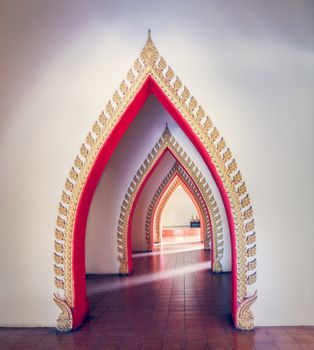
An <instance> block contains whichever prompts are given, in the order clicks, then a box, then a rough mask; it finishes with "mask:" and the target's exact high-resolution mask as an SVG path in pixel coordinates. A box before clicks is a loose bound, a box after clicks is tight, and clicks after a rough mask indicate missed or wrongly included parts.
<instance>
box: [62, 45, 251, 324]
mask: <svg viewBox="0 0 314 350" xmlns="http://www.w3.org/2000/svg"><path fill="white" fill-rule="evenodd" d="M165 68H167V65H166V63H165V61H164V59H163V58H162V57H160V55H159V53H158V51H157V50H156V48H155V46H154V45H153V43H152V42H151V39H150V38H149V39H148V41H147V44H146V46H145V47H144V49H143V51H142V54H141V60H137V61H136V62H135V65H134V69H133V70H130V72H129V74H128V84H126V83H125V81H124V82H122V84H121V85H120V89H119V92H116V93H115V94H114V97H113V104H112V103H111V102H110V103H109V104H108V105H107V107H106V113H103V114H101V115H100V117H99V121H98V122H96V123H95V124H94V126H93V130H92V132H91V133H89V134H88V136H87V139H86V142H85V143H84V144H83V145H82V147H81V154H80V156H78V157H77V158H76V160H75V163H74V166H73V168H72V170H71V172H70V180H69V179H67V182H66V185H65V191H64V192H63V194H62V203H60V205H59V214H60V216H58V219H57V229H56V242H55V263H56V265H55V273H56V287H57V288H58V289H59V290H64V296H62V295H61V296H60V294H62V293H61V292H60V294H59V295H56V296H55V300H56V302H57V304H58V305H59V306H60V308H61V310H62V314H61V315H60V317H59V320H58V328H59V329H62V330H70V329H73V328H76V327H77V326H78V325H80V324H81V323H82V322H83V320H84V319H85V317H86V315H87V313H88V301H87V298H86V282H85V231H86V222H87V216H88V211H89V207H90V204H91V200H92V198H93V194H94V191H95V188H96V186H97V183H98V181H99V178H100V176H101V174H102V172H103V170H104V169H105V167H106V165H107V163H108V161H109V159H110V157H111V155H112V154H113V152H114V150H115V148H116V147H117V145H118V144H119V142H120V140H121V138H122V136H123V134H124V133H125V132H126V130H127V129H128V128H129V126H130V124H131V123H132V121H133V120H134V118H135V117H136V115H137V113H138V112H139V110H140V109H141V108H142V107H143V104H144V103H145V101H146V99H147V98H148V96H149V95H150V94H154V95H155V96H156V97H157V99H158V100H159V102H160V103H161V104H162V105H163V106H164V108H165V109H166V110H167V111H168V112H169V114H170V115H171V116H172V117H173V119H174V120H175V121H176V123H177V124H178V125H179V126H180V127H181V129H182V131H183V132H184V133H185V134H186V135H187V136H188V138H189V139H190V141H191V142H192V144H193V145H194V146H195V148H196V149H197V151H198V152H199V154H200V156H201V157H202V159H203V161H204V163H205V164H206V166H207V168H208V170H209V171H210V173H211V174H212V177H213V179H214V181H215V183H216V185H217V187H218V189H219V192H220V195H221V197H222V200H223V204H224V208H225V211H226V215H227V219H228V224H229V231H230V236H231V246H232V315H233V319H234V323H235V326H236V327H238V328H241V329H250V328H252V327H253V315H252V313H251V312H250V310H249V307H250V305H251V304H252V303H253V302H254V300H255V299H256V296H255V294H254V295H249V294H248V293H247V292H248V289H247V287H248V285H250V284H253V283H255V278H256V277H255V276H256V274H255V272H254V271H255V267H256V260H255V259H254V256H255V232H254V221H253V219H252V215H253V214H252V208H251V207H250V199H249V196H248V194H247V190H246V186H245V184H244V182H243V180H242V176H241V174H240V172H238V170H237V165H236V163H235V161H234V160H233V158H232V155H231V152H230V150H229V149H228V148H226V145H225V142H224V140H223V139H222V138H221V137H220V135H219V133H218V131H217V129H216V128H213V126H212V122H211V120H210V118H208V117H207V116H206V115H205V113H204V112H203V110H202V108H201V107H200V106H198V103H197V101H196V100H195V98H193V97H191V96H190V93H189V91H188V90H187V88H182V89H181V87H182V83H181V81H180V80H179V79H178V78H177V77H175V76H174V73H173V71H172V69H171V68H169V67H168V68H167V70H166V71H165ZM190 161H191V162H192V160H190ZM145 178H146V177H145ZM145 178H144V181H145ZM129 195H130V196H132V195H133V193H132V190H131V191H130V193H129ZM135 202H136V200H135ZM133 204H134V203H132V205H131V206H133ZM125 210H126V211H127V210H129V208H128V207H126V208H125ZM131 217H132V215H131ZM128 224H129V225H128V227H130V226H131V225H130V224H131V222H128ZM128 237H129V238H128V239H130V235H128ZM127 246H128V250H129V253H130V254H131V251H130V247H131V244H130V242H128V244H127ZM127 268H128V270H130V271H131V270H132V265H130V266H128V267H127ZM252 272H253V273H252Z"/></svg>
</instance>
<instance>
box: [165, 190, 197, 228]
mask: <svg viewBox="0 0 314 350" xmlns="http://www.w3.org/2000/svg"><path fill="white" fill-rule="evenodd" d="M191 216H193V217H194V218H195V217H196V216H198V213H197V209H196V207H195V205H194V203H193V202H192V200H191V198H190V197H189V195H188V194H187V193H186V192H185V191H184V189H183V188H182V187H181V186H180V187H178V188H177V189H176V190H175V192H174V193H173V194H172V196H171V197H170V198H169V200H168V202H167V204H166V206H165V208H164V211H163V214H162V226H163V227H176V226H188V227H189V226H190V220H191Z"/></svg>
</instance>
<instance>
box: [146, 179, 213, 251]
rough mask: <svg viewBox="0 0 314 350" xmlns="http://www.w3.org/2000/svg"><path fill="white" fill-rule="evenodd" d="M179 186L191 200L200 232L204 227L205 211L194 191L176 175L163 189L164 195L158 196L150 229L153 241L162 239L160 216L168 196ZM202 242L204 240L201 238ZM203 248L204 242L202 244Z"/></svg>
mask: <svg viewBox="0 0 314 350" xmlns="http://www.w3.org/2000/svg"><path fill="white" fill-rule="evenodd" d="M179 187H181V188H182V189H183V190H184V192H185V193H186V194H187V195H188V197H189V198H190V199H191V201H192V202H193V204H194V206H195V208H196V210H197V213H198V217H199V218H200V231H201V232H202V229H203V228H204V224H205V220H204V217H205V215H206V214H205V212H204V210H203V208H201V207H200V203H199V202H198V201H197V199H196V197H195V196H194V193H193V192H191V189H190V188H189V187H188V186H187V185H186V184H185V183H184V182H183V181H182V179H181V178H180V177H179V176H178V175H176V176H175V177H174V178H173V179H172V181H171V182H170V183H169V185H168V187H167V188H166V190H165V193H164V195H163V196H162V197H161V198H160V201H159V204H158V205H157V208H156V210H155V213H154V215H153V229H152V233H153V235H152V238H154V237H156V238H155V239H154V243H162V241H163V232H162V231H163V227H162V217H163V215H164V212H165V209H166V207H167V204H168V202H169V200H170V198H171V197H172V196H173V195H174V193H175V192H176V191H177V189H178V188H179ZM201 236H202V233H201V234H200V240H201ZM206 240H207V242H206V248H207V249H210V233H209V234H208V235H207V237H206ZM203 242H204V240H203ZM204 243H205V242H204ZM204 248H205V244H204Z"/></svg>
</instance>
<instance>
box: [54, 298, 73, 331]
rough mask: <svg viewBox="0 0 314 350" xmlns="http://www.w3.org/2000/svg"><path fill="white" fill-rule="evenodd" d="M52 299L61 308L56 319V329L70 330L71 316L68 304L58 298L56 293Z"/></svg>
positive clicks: (71, 327)
mask: <svg viewBox="0 0 314 350" xmlns="http://www.w3.org/2000/svg"><path fill="white" fill-rule="evenodd" d="M53 300H54V302H55V303H56V304H57V305H58V307H59V308H60V310H61V313H60V315H59V317H58V319H57V327H56V328H57V330H58V331H60V332H69V331H71V330H72V329H73V316H72V311H71V308H70V306H69V305H68V304H67V303H66V301H65V300H62V299H60V298H59V297H58V296H57V295H56V294H54V298H53Z"/></svg>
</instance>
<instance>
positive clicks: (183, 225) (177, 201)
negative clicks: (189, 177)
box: [160, 181, 204, 244]
mask: <svg viewBox="0 0 314 350" xmlns="http://www.w3.org/2000/svg"><path fill="white" fill-rule="evenodd" d="M200 218H202V212H201V209H200V207H199V206H198V203H197V202H196V200H195V199H194V197H193V195H192V194H191V193H190V191H189V190H188V188H186V187H185V186H184V184H182V183H180V181H178V183H177V184H176V187H175V188H174V190H173V193H172V194H170V196H169V198H168V200H167V201H166V203H165V205H164V208H163V210H162V211H161V215H160V230H161V235H160V236H161V243H162V244H177V243H196V242H204V238H203V237H201V231H202V232H203V231H204V228H203V225H204V220H202V221H201V219H200ZM192 223H193V224H194V225H195V226H194V227H192ZM196 225H197V226H196Z"/></svg>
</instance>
